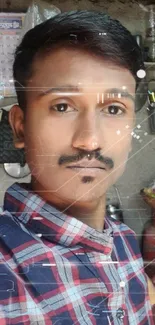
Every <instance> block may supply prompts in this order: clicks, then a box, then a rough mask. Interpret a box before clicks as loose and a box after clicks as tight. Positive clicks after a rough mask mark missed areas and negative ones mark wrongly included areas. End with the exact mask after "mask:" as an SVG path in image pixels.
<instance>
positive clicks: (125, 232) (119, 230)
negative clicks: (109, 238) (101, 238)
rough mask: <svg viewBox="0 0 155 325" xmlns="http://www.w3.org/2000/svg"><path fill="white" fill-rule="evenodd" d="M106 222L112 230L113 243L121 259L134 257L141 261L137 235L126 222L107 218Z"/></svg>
mask: <svg viewBox="0 0 155 325" xmlns="http://www.w3.org/2000/svg"><path fill="white" fill-rule="evenodd" d="M108 222H109V223H110V226H111V228H112V230H113V237H114V244H115V246H116V249H117V250H119V254H120V257H121V258H122V259H126V258H127V256H128V258H131V256H132V257H134V259H135V258H136V259H139V262H140V263H141V262H142V257H141V252H140V247H139V243H138V240H137V235H136V233H135V232H134V230H132V229H131V228H129V227H128V226H127V225H126V224H124V223H122V222H119V221H116V220H114V219H112V218H109V220H108Z"/></svg>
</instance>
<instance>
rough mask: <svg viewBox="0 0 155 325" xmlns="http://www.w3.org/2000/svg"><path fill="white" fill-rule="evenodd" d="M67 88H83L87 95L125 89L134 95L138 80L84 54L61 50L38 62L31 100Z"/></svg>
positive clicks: (34, 72)
mask: <svg viewBox="0 0 155 325" xmlns="http://www.w3.org/2000/svg"><path fill="white" fill-rule="evenodd" d="M65 84H66V85H68V84H70V85H73V86H79V85H80V86H81V88H83V89H84V90H85V91H86V92H91V91H92V92H95V91H96V92H98V91H100V90H101V91H104V90H106V89H109V88H122V87H126V88H127V89H128V91H130V92H131V93H134V92H135V79H134V77H133V76H132V74H131V72H130V71H129V70H127V69H125V68H122V67H119V66H117V65H115V64H113V63H111V62H108V61H105V60H104V59H102V58H100V57H97V56H95V55H92V54H89V53H87V52H84V51H81V50H74V49H59V50H55V51H53V52H50V53H48V54H47V55H46V56H44V57H38V58H37V59H36V60H35V62H34V63H33V72H32V78H31V80H30V81H29V83H28V88H29V89H30V88H32V89H31V90H33V91H31V96H35V94H36V93H38V92H42V91H46V90H47V89H48V88H51V87H59V86H61V85H65Z"/></svg>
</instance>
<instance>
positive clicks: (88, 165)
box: [66, 159, 106, 170]
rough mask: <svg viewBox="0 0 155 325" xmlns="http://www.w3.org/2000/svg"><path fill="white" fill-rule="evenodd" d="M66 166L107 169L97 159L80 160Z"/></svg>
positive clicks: (71, 167)
mask: <svg viewBox="0 0 155 325" xmlns="http://www.w3.org/2000/svg"><path fill="white" fill-rule="evenodd" d="M66 168H70V169H85V170H91V169H96V170H106V168H105V166H104V165H103V164H102V165H101V164H100V163H98V162H96V160H92V161H88V160H84V159H83V160H82V161H81V162H79V163H78V164H77V162H76V163H74V164H72V165H69V166H66Z"/></svg>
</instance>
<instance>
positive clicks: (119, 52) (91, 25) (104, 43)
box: [13, 10, 145, 109]
mask: <svg viewBox="0 0 155 325" xmlns="http://www.w3.org/2000/svg"><path fill="white" fill-rule="evenodd" d="M64 46H65V47H66V46H67V47H72V48H75V49H76V48H77V49H84V50H86V51H87V52H89V53H92V54H95V55H98V56H100V57H102V58H103V59H104V60H107V61H110V62H112V63H114V64H116V65H118V66H121V67H124V68H127V69H128V70H129V71H130V72H131V73H132V75H133V77H134V78H135V80H136V88H137V87H138V84H139V82H140V79H139V78H138V77H137V71H138V70H139V69H143V70H145V68H144V63H143V58H142V52H141V49H140V47H139V46H138V44H137V42H136V40H135V38H134V36H133V35H132V34H131V33H130V32H129V31H128V30H127V29H126V28H125V27H124V26H123V25H122V24H121V23H120V22H119V21H118V20H115V19H112V18H111V17H110V16H109V15H107V14H105V13H103V12H97V11H88V10H79V11H78V10H77V11H69V12H63V13H60V14H58V15H56V16H54V17H52V18H50V19H48V20H46V21H45V22H43V23H41V24H39V25H37V26H35V27H34V28H33V29H31V30H29V31H28V32H27V33H26V34H25V36H24V37H23V39H22V41H21V43H20V44H19V46H18V47H17V49H16V51H15V60H14V64H13V77H14V82H15V88H16V93H17V99H18V103H19V105H20V107H21V108H22V109H24V108H25V107H26V86H27V84H28V81H29V79H30V78H31V75H32V73H33V71H32V67H33V62H34V60H35V58H36V56H37V55H38V54H41V55H44V54H45V53H46V52H47V51H52V49H54V48H56V47H60V48H61V47H62V48H63V47H64Z"/></svg>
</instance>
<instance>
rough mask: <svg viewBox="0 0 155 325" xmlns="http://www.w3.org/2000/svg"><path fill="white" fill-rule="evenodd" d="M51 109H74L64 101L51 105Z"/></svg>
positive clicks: (60, 110)
mask: <svg viewBox="0 0 155 325" xmlns="http://www.w3.org/2000/svg"><path fill="white" fill-rule="evenodd" d="M51 109H52V110H54V111H57V112H59V113H65V112H66V113H68V112H72V111H74V108H73V107H71V106H70V105H68V104H66V103H60V104H56V105H54V106H51Z"/></svg>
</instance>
